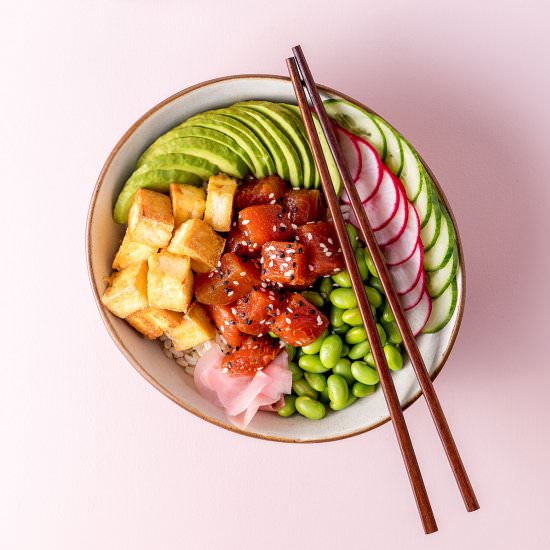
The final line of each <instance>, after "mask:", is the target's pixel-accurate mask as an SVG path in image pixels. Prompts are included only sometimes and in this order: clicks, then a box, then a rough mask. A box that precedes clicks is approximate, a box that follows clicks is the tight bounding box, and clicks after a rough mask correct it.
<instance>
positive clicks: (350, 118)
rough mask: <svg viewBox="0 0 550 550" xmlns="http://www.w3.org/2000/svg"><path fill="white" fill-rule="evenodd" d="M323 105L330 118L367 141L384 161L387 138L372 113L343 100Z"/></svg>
mask: <svg viewBox="0 0 550 550" xmlns="http://www.w3.org/2000/svg"><path fill="white" fill-rule="evenodd" d="M323 103H324V105H325V109H326V111H327V113H328V116H329V117H330V118H332V119H334V120H335V121H336V123H337V124H339V125H340V126H341V127H342V128H345V129H346V130H347V131H348V132H351V133H352V134H355V135H356V136H361V137H362V138H364V139H366V140H367V141H368V142H369V143H370V144H371V145H372V146H373V147H374V148H375V149H376V151H377V153H378V154H379V155H380V158H381V159H382V160H384V157H385V156H386V138H385V137H384V132H383V131H382V129H381V128H380V126H379V125H378V122H377V121H376V120H375V118H374V116H373V115H372V114H371V113H369V112H368V111H365V110H364V109H361V107H358V106H357V105H354V104H353V103H350V102H349V101H345V100H343V99H327V100H326V101H324V102H323Z"/></svg>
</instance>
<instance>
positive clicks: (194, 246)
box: [86, 75, 465, 443]
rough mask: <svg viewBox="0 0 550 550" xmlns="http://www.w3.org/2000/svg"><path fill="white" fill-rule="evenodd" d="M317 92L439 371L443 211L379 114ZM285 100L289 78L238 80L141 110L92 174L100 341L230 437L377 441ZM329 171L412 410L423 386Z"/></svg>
mask: <svg viewBox="0 0 550 550" xmlns="http://www.w3.org/2000/svg"><path fill="white" fill-rule="evenodd" d="M319 90H320V93H321V96H322V98H323V100H324V102H325V107H326V109H327V112H328V114H329V116H330V117H331V119H332V120H333V122H334V125H335V129H336V130H337V134H338V138H339V141H340V145H341V147H342V149H343V151H344V154H345V155H346V159H348V162H349V168H350V172H351V173H352V176H353V179H354V183H355V185H356V186H357V188H358V191H359V193H360V196H361V198H362V202H363V204H364V206H365V209H366V211H367V215H368V217H369V220H370V221H371V224H372V226H373V229H374V230H375V236H376V237H377V240H378V243H379V245H380V247H381V251H382V252H383V254H384V256H385V258H386V262H387V264H388V266H389V269H390V273H391V275H392V280H393V282H394V287H395V288H396V290H397V291H398V293H399V295H400V299H401V303H402V306H403V308H404V310H405V313H406V316H407V318H408V320H409V324H410V326H411V328H412V330H413V332H414V333H415V334H416V335H417V344H418V346H419V349H420V351H421V353H422V356H423V358H424V362H425V364H426V367H427V369H428V371H429V372H430V375H431V376H432V378H435V376H436V375H437V374H438V373H439V372H440V370H441V369H442V367H443V365H444V364H445V361H446V360H447V358H448V356H449V354H450V352H451V349H452V347H453V344H454V341H455V339H456V336H457V333H458V330H459V327H460V322H461V319H462V312H463V307H464V296H465V279H464V264H463V257H462V249H461V244H460V238H459V236H458V229H457V226H456V222H455V220H454V217H453V214H452V211H451V208H450V205H449V204H448V202H447V200H446V198H445V195H444V193H443V190H442V189H441V187H440V185H439V183H438V181H437V179H436V177H435V175H434V174H433V172H432V171H431V170H430V168H429V167H428V165H427V164H426V162H425V161H424V160H423V158H422V156H421V155H420V154H419V153H418V152H417V151H416V149H415V148H414V146H413V145H412V144H411V143H409V142H408V141H407V140H406V138H405V137H403V135H402V134H401V133H400V132H399V131H398V130H397V129H395V128H394V127H393V126H392V125H391V124H390V123H389V122H388V121H386V120H385V119H384V118H382V117H381V116H379V115H377V114H376V113H375V112H374V111H373V110H371V109H370V108H369V107H367V106H365V105H363V104H362V103H360V102H358V101H356V100H355V99H353V98H350V97H348V96H346V95H345V94H342V93H340V92H338V91H336V90H333V89H330V88H327V87H324V86H320V87H319ZM295 103H296V102H295V98H294V94H293V90H292V85H291V83H290V81H289V80H288V79H287V78H284V77H280V76H273V75H238V76H229V77H223V78H218V79H215V80H211V81H208V82H203V83H201V84H198V85H196V86H192V87H190V88H187V89H185V90H183V91H181V92H179V93H177V94H175V95H173V96H171V97H169V98H168V99H166V100H164V101H162V102H161V103H159V104H158V105H156V106H155V107H153V108H152V109H151V110H150V111H148V112H147V113H146V114H145V115H143V116H142V117H141V118H140V119H139V120H138V121H137V122H136V123H135V124H134V125H133V126H132V127H131V128H130V129H129V130H128V131H127V132H126V133H125V134H124V135H123V136H122V138H121V139H120V140H119V142H118V143H117V144H116V146H115V147H114V149H113V151H112V152H111V154H110V155H109V157H108V159H107V160H106V162H105V165H104V166H103V169H102V170H101V173H100V175H99V178H98V181H97V184H96V186H95V189H94V192H93V195H92V199H91V203H90V208H89V212H88V219H87V227H86V252H87V261H88V271H89V277H90V282H91V287H92V291H93V294H94V297H95V300H96V302H97V305H98V309H99V312H100V315H101V317H102V320H103V323H104V325H105V327H106V329H107V331H108V332H109V334H110V336H111V338H112V339H113V341H114V342H115V344H116V345H117V346H118V348H119V349H120V351H121V352H122V353H123V354H124V355H125V357H126V358H127V359H128V361H129V362H130V363H131V364H132V365H133V366H134V368H135V369H136V370H137V371H138V372H139V373H140V374H141V375H142V376H143V377H144V378H145V379H146V380H148V381H149V382H150V383H151V384H152V385H153V386H154V387H155V388H157V389H158V390H159V391H161V392H162V393H163V394H164V395H165V396H167V397H168V398H170V399H171V400H172V401H174V402H175V403H176V404H178V405H179V406H181V407H182V408H184V409H186V410H187V411H189V412H191V413H193V414H195V415H196V416H198V417H200V418H202V419H204V420H207V421H208V422H211V423H213V424H216V425H218V426H221V427H223V428H226V429H229V430H232V431H234V432H236V433H239V434H243V435H248V436H253V437H258V438H262V439H268V440H274V441H281V442H295V443H299V442H323V441H332V440H336V439H341V438H345V437H349V436H352V435H357V434H360V433H363V432H365V431H368V430H371V429H373V428H375V427H377V426H380V425H381V424H383V423H385V422H387V421H388V419H389V415H388V410H387V407H386V404H385V401H384V396H383V393H382V391H381V390H378V386H379V384H378V378H377V373H376V370H375V368H374V363H373V360H372V354H370V352H369V350H370V346H369V343H368V340H367V339H366V335H365V333H364V328H363V327H362V322H361V320H360V319H358V312H357V308H356V303H354V296H353V295H352V289H351V288H350V286H351V285H350V284H349V276H348V275H347V272H346V271H345V266H344V265H343V261H342V258H341V250H340V247H339V245H338V242H337V239H336V238H335V236H334V235H333V233H332V232H331V221H330V219H329V217H328V216H327V213H326V208H325V204H324V198H323V197H322V192H321V190H320V184H319V177H318V173H317V171H316V168H315V165H314V163H313V159H312V156H311V150H310V149H309V144H308V142H307V138H306V137H305V132H304V130H303V125H302V123H301V119H300V115H299V112H298V111H297V108H296V106H295ZM329 165H330V162H329ZM329 167H330V168H331V176H332V180H333V183H334V185H335V187H336V188H337V191H338V192H339V194H340V202H341V207H342V211H343V212H344V215H345V217H346V219H347V220H348V232H349V236H350V239H351V241H352V244H353V245H354V248H355V249H356V258H357V261H358V264H359V266H360V269H361V270H362V275H363V279H364V282H365V285H366V287H367V294H368V297H369V301H370V303H371V307H372V309H373V313H374V315H375V317H376V319H377V322H378V324H379V332H380V336H381V339H382V341H383V343H384V350H385V352H386V357H387V359H388V364H389V366H390V368H391V369H392V376H393V380H394V384H395V387H396V390H397V393H398V395H399V398H400V401H401V404H402V406H403V407H407V406H409V405H410V404H411V403H413V402H414V401H415V400H416V399H417V398H418V397H419V395H420V388H419V386H418V383H417V381H416V377H415V375H414V371H413V369H412V367H411V365H410V363H409V361H408V359H407V357H406V354H405V353H404V350H403V346H402V344H401V342H400V335H399V332H398V331H397V330H396V327H395V323H394V321H393V319H392V315H391V312H390V311H389V308H388V307H387V304H386V302H385V299H384V295H383V289H382V288H381V285H380V284H379V282H378V280H377V279H378V277H377V274H376V271H375V270H374V267H373V265H372V261H371V260H370V257H369V255H368V252H367V251H366V250H365V248H364V247H363V245H362V243H361V242H360V241H359V239H358V237H357V232H356V231H355V230H354V223H355V220H354V219H353V215H352V213H351V212H350V209H349V206H348V205H347V199H346V194H345V192H342V189H341V181H340V179H339V176H338V174H337V171H336V169H335V167H334V166H329Z"/></svg>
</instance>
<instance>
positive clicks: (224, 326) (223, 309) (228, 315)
mask: <svg viewBox="0 0 550 550" xmlns="http://www.w3.org/2000/svg"><path fill="white" fill-rule="evenodd" d="M207 309H208V312H209V313H210V317H212V320H213V321H214V324H215V325H216V327H218V330H219V331H220V334H221V335H222V336H223V338H224V340H225V341H226V342H227V343H228V344H229V345H230V346H231V347H233V348H234V347H236V346H240V345H241V342H242V340H243V336H244V335H243V333H242V332H241V331H240V330H239V328H238V327H237V323H236V320H235V316H234V315H233V312H232V311H231V309H232V308H231V306H220V305H212V306H207Z"/></svg>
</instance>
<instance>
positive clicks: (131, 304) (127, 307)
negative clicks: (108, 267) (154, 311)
mask: <svg viewBox="0 0 550 550" xmlns="http://www.w3.org/2000/svg"><path fill="white" fill-rule="evenodd" d="M101 301H102V303H103V305H104V306H105V307H106V308H107V309H108V310H109V311H110V312H111V313H113V314H114V315H116V316H117V317H121V318H122V319H125V318H126V317H128V315H131V314H132V313H135V312H136V311H139V310H140V309H145V308H146V307H147V306H148V305H149V302H148V300H147V262H145V261H142V262H138V263H135V264H132V265H130V266H129V267H127V268H125V269H122V270H120V271H116V272H115V273H113V274H112V275H111V277H110V278H109V286H108V287H107V289H106V290H105V292H104V293H103V296H102V298H101Z"/></svg>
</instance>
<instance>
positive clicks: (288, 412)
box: [277, 395, 296, 417]
mask: <svg viewBox="0 0 550 550" xmlns="http://www.w3.org/2000/svg"><path fill="white" fill-rule="evenodd" d="M295 401H296V396H295V395H285V404H284V405H283V406H282V407H281V408H280V409H279V410H278V411H277V414H278V415H279V416H284V417H287V416H292V415H293V414H294V413H295V412H296V405H295Z"/></svg>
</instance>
